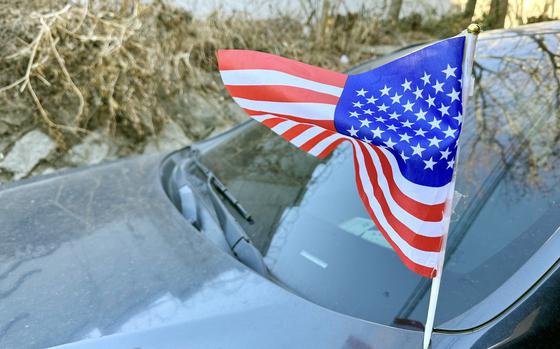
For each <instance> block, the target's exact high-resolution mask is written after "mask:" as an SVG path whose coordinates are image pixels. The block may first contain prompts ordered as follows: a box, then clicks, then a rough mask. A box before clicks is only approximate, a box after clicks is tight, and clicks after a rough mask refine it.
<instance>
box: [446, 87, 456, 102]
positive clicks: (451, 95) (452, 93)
mask: <svg viewBox="0 0 560 349" xmlns="http://www.w3.org/2000/svg"><path fill="white" fill-rule="evenodd" d="M447 95H448V96H449V97H451V103H453V101H458V100H459V91H455V87H454V88H453V91H451V93H447Z"/></svg>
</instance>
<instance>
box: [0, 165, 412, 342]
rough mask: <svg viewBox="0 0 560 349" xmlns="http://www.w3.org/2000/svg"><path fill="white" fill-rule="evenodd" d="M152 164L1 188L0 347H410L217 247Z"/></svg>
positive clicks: (398, 334)
mask: <svg viewBox="0 0 560 349" xmlns="http://www.w3.org/2000/svg"><path fill="white" fill-rule="evenodd" d="M161 160H162V158H161V157H160V156H149V157H138V158H132V159H127V160H122V161H118V162H114V163H109V164H104V165H100V166H96V167H92V168H86V169H81V170H71V171H66V172H62V173H60V174H55V175H51V176H47V177H42V178H38V179H35V180H30V181H23V182H19V183H15V184H13V185H10V186H7V187H4V188H3V189H2V190H1V191H0V202H2V203H3V204H2V206H1V207H0V222H2V228H1V230H0V241H1V242H0V268H1V269H0V309H1V311H0V347H2V348H43V347H49V346H57V345H62V346H63V347H69V348H73V347H76V348H89V347H100V346H101V347H104V348H111V347H114V348H117V347H118V348H123V347H130V348H135V347H138V348H140V347H141V348H156V347H157V348H179V347H189V348H197V347H200V348H209V347H223V346H227V347H243V348H246V347H269V348H272V347H293V346H302V345H305V346H312V347H324V348H327V347H333V348H342V347H349V348H353V347H356V348H362V347H364V348H367V347H369V346H367V344H366V343H385V345H383V347H392V346H393V345H394V346H395V347H396V346H403V345H404V346H405V347H410V346H412V345H414V344H413V343H416V345H418V344H419V343H420V341H421V332H416V331H406V330H402V329H396V328H391V327H387V326H381V325H378V324H373V323H370V322H366V321H362V320H359V319H355V318H351V317H348V316H344V315H341V314H338V313H335V312H333V311H330V310H327V309H324V308H322V307H319V306H317V305H315V304H313V303H310V302H308V301H306V300H304V299H302V298H300V297H298V296H296V295H294V294H292V293H290V292H289V291H287V290H285V289H283V288H281V287H280V286H278V285H276V284H275V283H272V282H271V281H270V280H268V279H265V278H263V277H261V276H260V275H258V274H256V273H254V272H253V271H252V270H250V269H248V268H247V267H246V266H244V265H243V264H241V263H239V262H238V261H237V260H235V259H234V258H233V257H231V256H230V255H228V254H227V253H225V252H223V251H222V250H220V249H218V248H217V247H216V246H215V245H213V244H212V243H211V242H210V241H208V240H207V239H206V238H204V237H203V236H202V235H201V233H199V232H198V231H197V230H195V229H194V227H193V226H192V225H190V224H189V223H187V221H186V220H185V219H184V218H183V217H182V216H181V214H180V213H179V212H178V211H177V209H176V208H175V206H173V204H172V203H171V201H170V200H169V199H168V197H167V196H166V194H165V192H164V190H163V188H162V185H161V182H160V180H159V179H160V173H159V172H160V163H161ZM72 343H73V344H72ZM362 344H363V345H366V346H363V345H362Z"/></svg>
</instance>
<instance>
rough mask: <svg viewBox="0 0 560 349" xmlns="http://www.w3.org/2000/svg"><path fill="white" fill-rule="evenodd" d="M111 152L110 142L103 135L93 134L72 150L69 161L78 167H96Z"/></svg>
mask: <svg viewBox="0 0 560 349" xmlns="http://www.w3.org/2000/svg"><path fill="white" fill-rule="evenodd" d="M109 150H110V145H109V141H108V140H107V139H106V138H105V137H104V136H103V135H101V134H99V133H96V132H92V133H90V134H88V135H87V136H86V137H85V138H84V139H83V141H82V143H80V144H77V145H75V146H73V147H72V148H71V149H70V151H69V152H68V155H67V160H68V162H70V163H72V164H74V165H77V166H84V165H94V164H98V163H100V162H101V161H103V160H105V159H106V158H107V156H108V155H109Z"/></svg>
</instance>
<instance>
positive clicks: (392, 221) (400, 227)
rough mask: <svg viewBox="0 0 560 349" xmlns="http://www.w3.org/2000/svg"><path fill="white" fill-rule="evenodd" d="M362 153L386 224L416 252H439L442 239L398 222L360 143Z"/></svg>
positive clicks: (370, 161)
mask: <svg viewBox="0 0 560 349" xmlns="http://www.w3.org/2000/svg"><path fill="white" fill-rule="evenodd" d="M358 144H359V146H360V148H361V149H362V152H363V154H364V161H365V167H366V170H367V175H368V177H369V180H370V182H371V185H372V187H373V195H374V196H375V198H376V199H377V202H378V203H379V206H381V211H383V215H384V216H385V219H386V220H387V223H389V225H390V226H391V227H392V228H393V229H394V230H395V231H396V232H397V234H399V235H400V237H402V238H403V240H404V241H406V242H408V244H409V245H410V246H412V247H414V248H416V249H418V250H422V251H429V252H439V251H440V250H441V244H442V243H443V237H441V236H438V237H430V236H423V235H419V234H417V233H416V232H414V231H412V230H411V229H410V228H409V227H408V226H406V225H405V224H404V223H402V222H401V221H399V220H398V219H397V218H396V217H395V216H394V215H393V213H392V212H391V209H390V208H389V205H388V204H387V200H386V199H385V196H384V195H383V192H382V191H381V187H379V184H378V182H377V176H378V174H377V171H376V170H375V167H374V165H373V160H372V159H371V157H370V156H369V154H368V153H367V150H366V146H365V145H364V144H362V143H361V142H358Z"/></svg>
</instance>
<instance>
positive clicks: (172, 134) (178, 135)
mask: <svg viewBox="0 0 560 349" xmlns="http://www.w3.org/2000/svg"><path fill="white" fill-rule="evenodd" d="M191 143H192V141H191V139H190V138H189V137H187V136H186V135H185V132H183V130H182V129H181V126H179V125H178V124H177V123H176V122H174V121H173V120H168V121H167V122H166V123H165V125H164V126H163V128H162V129H161V131H160V132H159V135H157V136H156V137H153V138H152V139H150V140H149V141H148V143H147V144H146V147H145V148H144V154H155V153H163V152H170V151H172V150H177V149H180V148H183V147H185V146H187V145H189V144H191Z"/></svg>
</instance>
